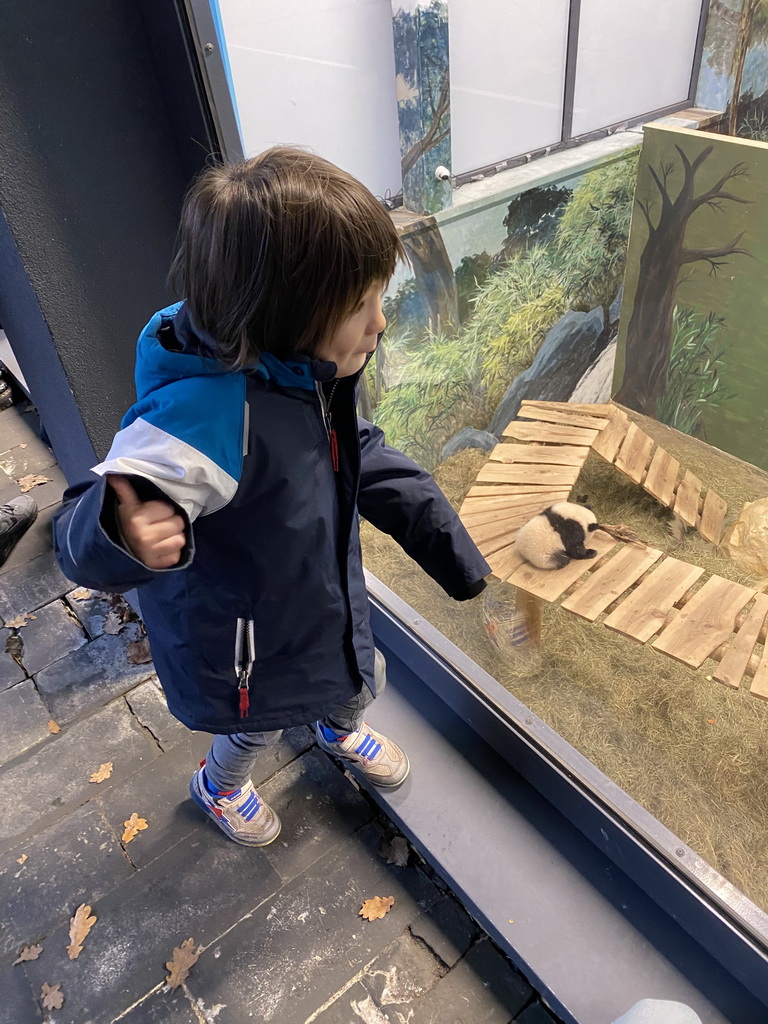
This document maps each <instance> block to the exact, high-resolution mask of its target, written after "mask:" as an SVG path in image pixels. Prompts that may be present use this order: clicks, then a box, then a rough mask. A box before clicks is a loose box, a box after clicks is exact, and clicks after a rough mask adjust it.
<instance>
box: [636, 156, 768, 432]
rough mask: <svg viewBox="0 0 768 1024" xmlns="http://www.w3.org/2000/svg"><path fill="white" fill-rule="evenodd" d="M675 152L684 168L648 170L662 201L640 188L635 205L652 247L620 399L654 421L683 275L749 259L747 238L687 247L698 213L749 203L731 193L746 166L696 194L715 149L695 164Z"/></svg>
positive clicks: (645, 259) (644, 263)
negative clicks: (675, 185) (676, 183)
mask: <svg viewBox="0 0 768 1024" xmlns="http://www.w3.org/2000/svg"><path fill="white" fill-rule="evenodd" d="M675 149H676V150H677V153H678V155H679V157H680V163H681V167H680V168H676V167H675V166H674V164H673V163H672V162H671V161H665V162H664V163H662V164H661V165H660V166H659V167H654V166H652V165H651V164H648V165H647V171H648V174H649V175H650V177H651V179H652V180H653V184H654V186H655V188H656V191H657V192H658V197H657V198H656V199H655V200H651V199H650V198H644V197H643V196H642V192H641V189H640V187H638V195H637V197H636V199H635V203H636V206H637V208H638V209H639V210H640V213H641V214H642V216H643V218H644V220H645V223H646V225H647V228H648V241H647V242H646V245H645V248H644V249H643V252H642V255H641V257H640V267H639V274H638V283H637V291H636V293H635V299H634V305H633V308H632V315H631V318H630V321H629V325H628V327H627V336H626V362H625V367H624V380H623V382H622V385H621V389H620V390H619V393H618V395H617V396H616V399H617V401H619V402H621V403H623V404H624V405H628V406H630V407H631V408H632V409H636V410H637V411H638V412H642V413H645V414H646V415H649V416H655V415H656V413H657V403H658V400H659V398H660V397H661V396H662V395H664V394H665V392H666V390H667V384H668V380H669V365H670V350H671V345H672V326H673V315H674V310H675V294H676V292H677V288H678V285H679V284H680V282H681V273H682V271H683V269H684V268H685V267H686V266H688V265H691V264H696V263H701V262H703V263H708V264H709V268H710V270H709V272H710V273H711V274H713V275H714V274H717V273H718V272H719V271H720V270H721V269H722V267H724V266H726V265H728V262H729V257H731V256H735V255H745V256H748V255H750V254H749V252H748V251H747V250H746V249H743V248H740V246H739V242H740V241H741V239H742V237H743V234H744V232H741V233H740V234H738V235H737V236H736V237H735V238H732V239H731V240H730V241H727V242H724V243H723V244H722V245H716V246H711V247H709V248H698V247H686V245H685V236H686V231H687V228H688V224H689V221H690V220H691V218H692V217H693V216H694V215H695V214H696V213H697V211H699V210H702V209H704V208H709V209H711V210H718V211H722V210H723V208H724V204H726V203H740V204H747V203H749V200H747V199H744V198H742V197H741V196H738V195H736V194H734V192H732V191H730V190H729V188H728V185H729V182H734V181H736V180H737V179H738V178H740V177H742V176H743V175H745V174H746V166H745V165H744V164H743V163H738V164H736V165H735V166H733V167H731V168H730V170H728V171H726V173H725V174H723V175H722V176H721V177H720V178H719V179H718V180H717V181H716V182H715V183H714V184H713V185H711V186H710V187H708V188H707V187H705V188H704V189H703V190H699V191H698V194H697V175H698V174H699V172H700V171H701V169H702V167H703V165H704V164H705V162H706V161H707V159H708V158H709V157H710V156H711V154H712V151H713V149H714V146H712V145H710V146H706V147H704V149H702V150H701V151H700V152H699V153H698V154H697V155H696V156H695V157H694V158H693V159H692V160H691V159H689V158H688V155H687V154H686V153H685V152H684V150H683V149H682V147H681V146H678V145H676V146H675ZM680 170H682V174H683V182H682V185H681V186H680V190H679V192H678V194H677V195H676V196H675V197H674V198H673V196H672V191H673V189H672V182H673V179H674V178H675V175H676V173H677V174H678V175H679V171H680Z"/></svg>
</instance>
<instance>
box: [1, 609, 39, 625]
mask: <svg viewBox="0 0 768 1024" xmlns="http://www.w3.org/2000/svg"><path fill="white" fill-rule="evenodd" d="M36 618H37V616H36V615H33V614H32V612H22V613H21V615H17V616H16V618H15V619H9V621H8V622H6V624H5V625H6V626H7V628H8V629H21V627H22V626H26V625H27V623H28V622H29V620H30V619H36Z"/></svg>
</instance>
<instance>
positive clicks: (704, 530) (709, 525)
mask: <svg viewBox="0 0 768 1024" xmlns="http://www.w3.org/2000/svg"><path fill="white" fill-rule="evenodd" d="M727 511H728V504H727V502H726V501H725V499H724V498H721V497H720V495H719V494H716V493H715V492H714V491H713V490H711V489H710V490H708V491H707V496H706V498H705V499H704V508H703V510H702V513H701V522H700V523H699V533H700V534H701V536H702V537H703V538H704V540H708V541H710V543H712V544H719V543H720V540H721V538H722V536H723V520H724V519H725V516H726V513H727Z"/></svg>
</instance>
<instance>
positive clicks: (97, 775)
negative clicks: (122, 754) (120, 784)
mask: <svg viewBox="0 0 768 1024" xmlns="http://www.w3.org/2000/svg"><path fill="white" fill-rule="evenodd" d="M114 767H115V766H114V765H113V764H112V762H111V761H107V763H106V764H100V765H99V768H98V771H95V772H94V773H93V775H91V777H90V779H88V781H89V782H103V781H104V780H105V779H108V778H109V776H110V775H111V774H112V769H113V768H114Z"/></svg>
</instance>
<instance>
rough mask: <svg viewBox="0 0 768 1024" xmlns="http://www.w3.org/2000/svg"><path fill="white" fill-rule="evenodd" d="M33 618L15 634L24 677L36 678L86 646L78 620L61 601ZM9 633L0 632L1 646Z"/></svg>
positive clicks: (52, 602) (45, 606) (40, 609)
mask: <svg viewBox="0 0 768 1024" xmlns="http://www.w3.org/2000/svg"><path fill="white" fill-rule="evenodd" d="M32 614H33V615H34V618H30V619H29V620H28V621H27V623H26V625H24V626H22V627H20V628H19V629H17V630H16V632H17V633H18V635H19V638H20V639H21V642H22V645H23V647H22V652H21V663H22V665H23V666H24V668H25V669H26V671H27V675H30V676H33V675H36V674H37V673H38V672H40V671H41V670H42V669H44V668H47V667H48V666H49V665H52V664H53V663H54V662H56V661H59V660H60V659H61V658H64V657H65V656H66V655H67V654H70V653H71V652H72V651H76V650H77V649H78V648H80V647H83V646H84V645H85V644H86V643H87V642H88V640H87V638H86V636H85V634H84V633H83V630H82V629H81V628H80V625H79V624H78V622H77V619H76V618H75V616H74V615H73V614H71V612H70V611H69V610H68V607H67V605H66V604H65V603H64V602H63V601H51V603H50V604H46V605H43V607H42V608H38V609H37V611H36V612H33V613H32ZM8 632H9V631H8V630H2V632H1V633H0V642H2V643H3V645H5V636H4V635H3V634H6V635H7V634H8Z"/></svg>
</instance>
